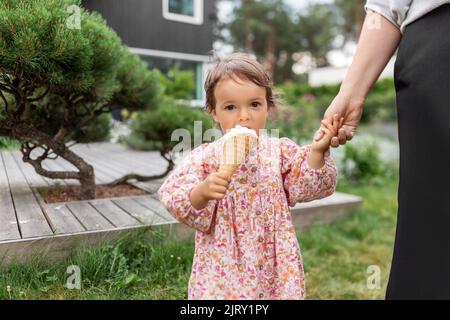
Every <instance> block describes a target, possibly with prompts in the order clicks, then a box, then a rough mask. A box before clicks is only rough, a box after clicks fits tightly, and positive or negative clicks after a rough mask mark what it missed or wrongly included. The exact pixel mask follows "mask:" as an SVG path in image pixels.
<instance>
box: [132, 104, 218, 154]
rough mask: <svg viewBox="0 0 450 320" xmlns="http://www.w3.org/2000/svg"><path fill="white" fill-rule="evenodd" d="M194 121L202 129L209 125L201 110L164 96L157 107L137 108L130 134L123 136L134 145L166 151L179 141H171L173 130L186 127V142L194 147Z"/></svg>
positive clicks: (210, 122)
mask: <svg viewBox="0 0 450 320" xmlns="http://www.w3.org/2000/svg"><path fill="white" fill-rule="evenodd" d="M194 121H201V124H202V131H203V132H205V131H206V130H208V129H210V128H212V120H211V117H210V115H208V114H206V113H205V112H204V111H202V110H200V109H195V108H192V107H190V106H186V105H183V104H179V103H176V102H175V100H173V99H169V98H166V99H164V100H162V101H161V104H160V105H159V107H158V108H157V109H155V110H152V111H143V112H138V113H136V114H135V115H134V116H133V117H132V122H131V124H130V129H131V135H130V137H129V138H128V139H125V140H126V143H127V144H128V145H130V146H131V147H134V148H140V147H141V148H142V147H143V148H151V149H153V150H155V149H156V150H160V151H163V152H167V151H169V150H171V149H172V148H173V147H174V146H175V145H177V144H178V143H179V141H178V140H177V141H171V138H172V133H173V132H174V131H175V130H177V129H186V130H187V131H188V133H189V135H190V139H189V141H187V143H188V144H189V145H190V147H194ZM185 142H186V141H185Z"/></svg>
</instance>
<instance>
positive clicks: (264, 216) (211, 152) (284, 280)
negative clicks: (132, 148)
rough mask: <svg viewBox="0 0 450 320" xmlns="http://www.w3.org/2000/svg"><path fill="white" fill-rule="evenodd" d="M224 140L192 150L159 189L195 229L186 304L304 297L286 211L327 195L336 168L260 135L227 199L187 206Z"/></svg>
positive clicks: (182, 219) (332, 188) (170, 207)
mask: <svg viewBox="0 0 450 320" xmlns="http://www.w3.org/2000/svg"><path fill="white" fill-rule="evenodd" d="M222 145H223V139H219V140H217V141H214V142H212V143H205V144H202V145H201V146H199V147H198V148H196V149H194V150H193V151H192V152H191V153H190V154H189V155H188V156H187V157H185V158H184V159H183V160H182V162H181V163H180V164H179V165H178V166H177V167H176V168H175V170H174V171H173V172H172V173H171V174H170V176H169V177H168V178H167V179H166V180H165V182H164V184H163V185H162V186H161V188H160V189H159V190H158V195H159V199H160V200H161V202H162V203H163V204H164V205H165V207H166V208H167V210H168V211H169V212H170V213H171V214H172V215H173V216H174V217H175V218H176V219H177V220H178V221H180V222H181V223H184V224H186V225H188V226H190V227H192V228H194V229H196V230H197V232H196V235H195V254H194V261H193V265H192V273H191V277H190V280H189V290H188V297H189V299H304V298H305V276H304V272H303V265H302V256H301V252H300V247H299V244H298V241H297V236H296V232H295V228H294V226H293V223H292V218H291V213H290V210H289V206H294V205H295V204H296V203H298V202H307V201H311V200H315V199H320V198H324V197H327V196H329V195H331V194H332V193H333V192H334V191H335V188H336V176H337V169H336V166H335V163H334V161H333V159H332V158H331V157H330V156H328V157H326V158H325V165H324V166H323V167H322V168H320V169H313V168H311V167H310V166H309V165H308V163H307V161H306V158H307V155H308V153H309V152H310V146H309V145H308V146H304V147H299V146H298V145H297V144H296V143H294V142H293V141H292V140H290V139H288V138H281V139H278V138H274V137H270V136H268V135H265V134H262V135H260V138H259V143H258V146H257V148H255V149H254V150H253V151H252V152H251V153H250V155H249V157H248V158H247V159H246V161H245V163H243V164H242V165H241V166H240V167H239V169H238V170H237V172H236V173H235V174H234V175H233V176H232V179H231V182H230V185H229V188H228V191H227V194H226V196H225V197H224V198H223V199H222V200H220V201H209V203H208V205H207V206H206V207H205V208H204V209H201V210H196V209H195V208H193V207H192V205H191V203H190V201H189V193H190V191H191V190H192V189H193V188H194V187H195V186H196V185H197V184H199V183H200V182H201V181H203V180H204V179H205V178H206V177H207V176H208V174H210V173H211V172H215V171H217V170H218V167H219V159H220V157H219V155H220V151H221V150H222Z"/></svg>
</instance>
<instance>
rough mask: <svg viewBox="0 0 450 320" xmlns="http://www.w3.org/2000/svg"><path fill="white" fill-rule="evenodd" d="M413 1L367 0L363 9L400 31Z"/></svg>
mask: <svg viewBox="0 0 450 320" xmlns="http://www.w3.org/2000/svg"><path fill="white" fill-rule="evenodd" d="M412 1H413V0H367V2H366V5H365V7H364V9H365V10H366V11H367V10H372V11H375V12H377V13H379V14H381V15H382V16H383V17H385V18H386V19H388V20H389V21H390V22H392V23H393V24H394V25H395V26H396V27H397V28H399V29H400V27H401V25H402V23H403V21H404V20H405V18H406V15H407V13H408V10H409V7H410V6H411V3H412Z"/></svg>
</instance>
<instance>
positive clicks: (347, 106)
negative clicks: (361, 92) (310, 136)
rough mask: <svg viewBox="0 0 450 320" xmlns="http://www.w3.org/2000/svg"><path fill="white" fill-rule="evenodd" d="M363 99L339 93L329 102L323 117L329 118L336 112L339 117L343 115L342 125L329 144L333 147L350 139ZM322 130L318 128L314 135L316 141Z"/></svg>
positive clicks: (354, 129) (356, 123)
mask: <svg viewBox="0 0 450 320" xmlns="http://www.w3.org/2000/svg"><path fill="white" fill-rule="evenodd" d="M363 106H364V100H361V99H355V98H353V97H351V96H350V95H346V94H343V93H339V94H337V95H336V97H335V98H334V99H333V101H332V102H331V104H330V106H329V107H328V108H327V110H326V111H325V114H324V116H323V119H324V120H326V119H329V120H331V119H332V117H333V115H334V114H335V113H337V114H338V115H339V117H343V118H344V120H343V124H342V127H341V128H339V130H338V134H337V135H336V136H334V137H333V138H332V139H331V146H332V147H333V148H337V147H339V145H343V144H345V143H346V142H347V141H350V140H352V138H353V137H354V135H355V133H356V128H357V127H358V125H359V121H360V120H361V116H362V110H363ZM322 135H323V132H322V131H320V130H318V131H317V132H316V134H315V135H314V140H315V141H318V140H320V139H321V138H322Z"/></svg>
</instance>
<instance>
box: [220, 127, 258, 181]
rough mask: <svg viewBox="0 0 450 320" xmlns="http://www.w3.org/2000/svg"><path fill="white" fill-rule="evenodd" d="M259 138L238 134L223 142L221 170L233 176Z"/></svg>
mask: <svg viewBox="0 0 450 320" xmlns="http://www.w3.org/2000/svg"><path fill="white" fill-rule="evenodd" d="M257 143H258V139H257V138H256V137H254V136H252V135H246V134H243V135H238V136H234V137H231V138H229V139H227V140H226V141H225V142H224V144H223V150H222V155H221V160H220V167H219V171H221V172H227V174H228V175H229V176H231V175H232V174H233V173H234V172H235V171H236V169H237V168H238V167H239V166H240V165H241V164H242V163H244V162H245V159H246V158H247V157H248V155H249V153H250V151H251V150H252V149H253V148H254V147H255V146H256V145H257Z"/></svg>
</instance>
